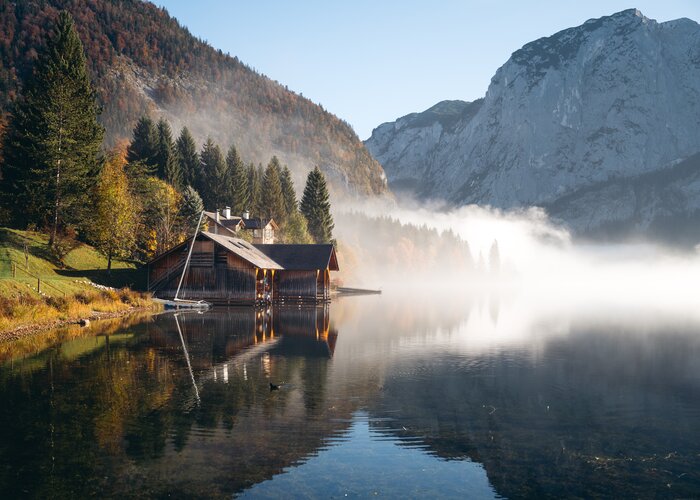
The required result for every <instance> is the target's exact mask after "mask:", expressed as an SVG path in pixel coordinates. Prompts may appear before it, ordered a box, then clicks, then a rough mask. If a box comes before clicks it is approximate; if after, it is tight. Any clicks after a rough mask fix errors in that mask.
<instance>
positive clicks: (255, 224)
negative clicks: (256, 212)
mask: <svg viewBox="0 0 700 500" xmlns="http://www.w3.org/2000/svg"><path fill="white" fill-rule="evenodd" d="M268 224H271V225H272V228H273V229H275V230H277V229H279V227H278V226H277V223H276V222H275V220H274V219H243V227H244V228H245V229H262V228H264V227H266V226H267V225H268Z"/></svg>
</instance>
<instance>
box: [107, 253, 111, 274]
mask: <svg viewBox="0 0 700 500" xmlns="http://www.w3.org/2000/svg"><path fill="white" fill-rule="evenodd" d="M107 274H112V251H111V250H110V251H109V252H107Z"/></svg>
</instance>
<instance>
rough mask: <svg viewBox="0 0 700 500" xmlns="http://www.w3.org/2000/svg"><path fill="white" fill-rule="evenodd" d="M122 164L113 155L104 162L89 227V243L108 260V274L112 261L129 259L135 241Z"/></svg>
mask: <svg viewBox="0 0 700 500" xmlns="http://www.w3.org/2000/svg"><path fill="white" fill-rule="evenodd" d="M125 165H126V160H125V158H124V157H123V156H122V155H113V156H112V157H111V158H110V159H109V160H108V161H107V162H106V163H105V165H104V167H103V169H102V173H101V174H100V178H99V180H98V183H97V187H96V189H95V205H96V207H95V213H94V216H93V218H92V222H91V224H90V226H89V227H90V230H89V238H90V240H91V241H92V242H93V243H94V245H95V247H96V248H97V249H98V250H99V251H100V252H102V253H103V254H104V255H105V256H106V257H107V271H108V272H109V271H111V269H112V258H114V257H121V258H124V257H128V256H129V255H130V254H131V251H132V248H133V246H134V244H135V241H136V238H135V231H136V223H137V213H136V204H135V201H134V199H133V198H132V195H131V193H130V192H129V181H128V179H127V176H126V173H125V171H124V166H125Z"/></svg>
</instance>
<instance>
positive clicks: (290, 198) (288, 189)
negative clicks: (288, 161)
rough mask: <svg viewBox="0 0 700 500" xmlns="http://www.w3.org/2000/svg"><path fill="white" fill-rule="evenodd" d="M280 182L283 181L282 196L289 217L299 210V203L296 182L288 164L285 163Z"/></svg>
mask: <svg viewBox="0 0 700 500" xmlns="http://www.w3.org/2000/svg"><path fill="white" fill-rule="evenodd" d="M280 182H281V183H282V198H284V211H285V215H286V217H287V219H288V218H290V217H291V216H292V215H293V214H294V213H296V212H297V211H298V204H297V194H296V191H295V190H294V182H293V181H292V174H291V172H290V171H289V168H287V165H285V166H284V169H283V170H282V175H281V176H280Z"/></svg>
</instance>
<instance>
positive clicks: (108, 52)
mask: <svg viewBox="0 0 700 500" xmlns="http://www.w3.org/2000/svg"><path fill="white" fill-rule="evenodd" d="M60 10H67V11H68V12H70V13H71V15H72V16H73V17H74V19H75V22H76V28H77V30H78V33H79V35H80V38H81V40H82V42H83V45H84V48H85V52H86V55H87V59H88V67H89V70H90V73H91V75H92V78H93V81H94V84H95V87H96V89H97V92H98V101H99V103H100V105H101V106H102V108H103V112H102V114H101V117H100V120H101V122H102V124H103V125H104V127H105V129H106V136H105V140H106V141H105V142H106V145H108V146H110V145H114V144H115V143H117V142H118V141H120V140H121V139H124V138H130V137H131V131H132V128H133V126H134V124H135V123H136V121H137V120H138V119H139V118H140V117H141V116H142V115H143V114H144V113H149V114H151V115H152V116H153V117H154V118H158V117H161V116H163V117H165V118H167V119H168V120H169V121H170V122H171V123H172V124H173V127H174V128H175V129H179V128H180V127H181V126H183V125H187V126H188V127H189V129H190V131H191V132H192V133H193V135H194V137H195V139H196V140H197V142H198V143H200V144H201V143H202V142H204V140H205V139H206V138H207V137H211V138H212V139H213V140H215V141H216V142H218V143H220V144H222V145H223V146H224V147H225V148H227V147H228V146H229V145H231V144H234V143H235V145H236V147H237V149H238V150H239V152H240V154H241V156H242V157H244V158H245V159H247V160H249V161H253V162H256V163H258V162H266V161H267V160H268V159H269V158H270V157H271V156H272V155H277V156H279V157H280V159H281V160H282V161H284V162H285V163H286V164H288V165H289V166H290V169H291V170H292V174H293V176H294V178H295V181H297V182H298V183H301V182H302V181H303V179H304V177H305V175H306V173H308V171H310V170H311V169H313V167H314V165H319V167H320V168H321V170H322V171H323V172H324V173H325V174H326V175H327V177H328V179H329V181H330V183H331V187H332V188H333V189H334V191H335V192H338V193H340V192H342V193H350V194H360V195H377V194H382V193H384V192H385V191H386V183H385V177H384V172H383V170H382V168H381V166H380V165H379V164H378V163H377V162H376V161H375V160H374V159H373V158H372V157H371V155H370V154H369V153H368V152H367V150H366V149H365V147H364V146H363V144H362V143H361V142H360V140H359V139H358V137H357V136H356V134H355V133H354V131H353V130H352V128H351V127H350V126H349V125H348V124H347V123H346V122H344V121H342V120H340V119H339V118H338V117H336V116H334V115H332V114H330V113H328V112H327V111H325V110H324V109H323V108H322V107H321V106H318V105H316V104H314V103H312V102H311V101H309V100H308V99H305V98H303V97H302V96H300V95H298V94H295V93H293V92H290V91H288V90H287V89H286V88H285V87H284V86H282V85H280V84H279V83H277V82H274V81H272V80H270V79H268V78H266V77H265V76H263V75H260V74H258V73H256V72H255V71H253V70H252V69H251V68H250V67H248V66H246V65H245V64H243V63H242V62H240V61H239V60H238V59H237V58H235V57H231V56H229V55H227V54H224V53H222V52H221V51H218V50H215V49H214V48H212V47H210V46H209V45H207V44H206V43H204V42H202V41H201V40H198V39H197V38H195V37H194V36H192V35H191V34H190V33H189V32H188V31H187V29H185V28H183V27H182V26H180V24H179V23H178V22H177V20H175V19H174V18H172V17H170V15H169V14H168V13H167V12H166V11H165V10H163V9H159V8H158V7H156V6H155V5H153V4H151V3H148V2H142V1H140V0H46V1H41V0H39V1H11V2H1V3H0V61H1V63H2V64H1V65H0V109H1V110H2V111H3V112H6V111H7V110H8V108H9V105H10V103H11V102H12V100H13V99H14V98H15V97H16V96H17V95H18V93H21V90H22V82H23V81H24V80H25V78H26V76H27V74H28V73H29V72H30V71H31V68H32V67H33V63H34V61H35V59H36V57H37V48H38V47H41V46H42V45H43V44H44V41H45V38H46V35H47V33H48V31H49V30H50V27H51V25H52V23H53V22H54V20H55V18H56V16H57V15H58V12H59V11H60ZM232 22H235V20H232ZM1 125H2V124H1V123H0V126H1Z"/></svg>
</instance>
